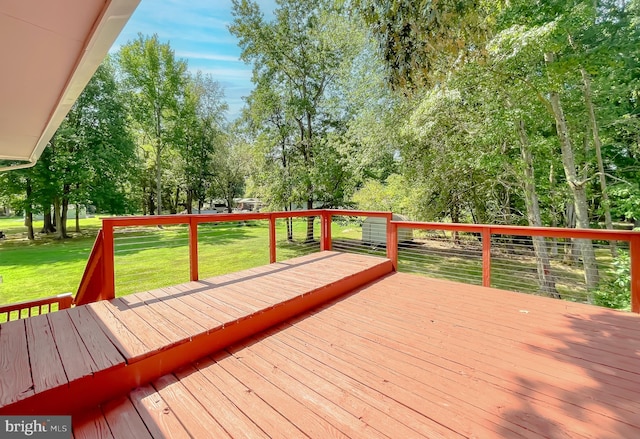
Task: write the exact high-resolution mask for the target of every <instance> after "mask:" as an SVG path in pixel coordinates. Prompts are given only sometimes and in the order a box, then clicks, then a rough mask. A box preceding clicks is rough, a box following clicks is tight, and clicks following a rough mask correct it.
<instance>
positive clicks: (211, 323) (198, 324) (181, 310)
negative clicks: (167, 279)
mask: <svg viewBox="0 0 640 439" xmlns="http://www.w3.org/2000/svg"><path fill="white" fill-rule="evenodd" d="M172 291H173V290H172V289H171V288H160V289H156V290H151V291H149V294H150V295H151V296H153V297H154V298H155V299H157V300H160V301H162V303H164V304H165V305H166V306H167V307H169V308H171V309H172V310H173V315H174V319H176V320H190V321H191V322H193V325H194V326H193V327H192V331H194V332H196V333H202V332H204V333H207V332H209V331H210V330H211V328H215V327H217V326H218V325H219V324H220V323H221V322H220V321H219V320H216V319H214V318H213V317H211V316H209V315H207V314H206V313H203V312H202V311H200V310H199V309H197V308H193V307H192V306H189V305H188V304H187V303H186V302H184V301H183V300H181V299H182V298H181V297H179V294H178V295H176V296H174V295H172V294H171V292H172ZM198 328H199V329H198ZM198 331H199V332H198Z"/></svg>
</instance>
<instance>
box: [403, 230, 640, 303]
mask: <svg viewBox="0 0 640 439" xmlns="http://www.w3.org/2000/svg"><path fill="white" fill-rule="evenodd" d="M400 229H401V228H400ZM399 234H401V233H399ZM537 242H539V243H543V244H544V245H543V247H544V249H545V250H546V251H545V252H542V251H540V250H539V251H538V252H536V249H535V248H534V244H533V238H532V237H530V236H512V235H495V234H494V235H492V237H491V267H490V281H491V287H494V288H500V289H505V290H509V291H517V292H523V293H529V294H537V295H544V296H550V297H555V298H561V299H564V300H570V301H575V302H582V303H595V304H598V305H603V306H613V307H618V308H622V309H628V308H629V303H630V280H629V270H630V262H629V257H628V252H629V250H628V249H629V244H628V243H627V242H622V241H616V242H615V244H616V245H615V248H616V249H617V256H616V257H613V256H612V253H611V246H610V244H611V242H610V241H593V242H592V246H593V250H594V254H595V258H596V266H597V267H596V268H595V269H593V270H591V271H590V273H596V275H595V277H594V275H592V277H591V278H590V279H591V285H590V287H589V288H588V287H587V284H586V281H585V267H584V264H583V262H584V261H583V259H584V258H583V257H582V255H581V251H580V248H581V247H580V244H579V242H578V240H576V239H573V240H572V239H555V240H554V239H551V238H543V239H542V240H541V241H540V240H539V241H537ZM587 242H591V241H587ZM541 245H542V244H541ZM482 247H483V246H482V238H481V237H480V235H479V234H478V233H468V232H467V233H465V232H457V233H456V232H444V231H435V230H433V231H432V230H429V231H424V230H414V236H413V238H412V239H411V241H405V242H400V243H399V244H398V270H399V271H406V272H411V273H415V274H421V275H425V276H429V277H434V278H441V279H448V280H452V281H456V282H462V283H469V284H475V285H482V273H483V270H482V264H483V259H482V251H483V248H482ZM545 254H546V257H544V255H545ZM545 261H546V262H545ZM594 279H595V280H594Z"/></svg>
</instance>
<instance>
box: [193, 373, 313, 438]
mask: <svg viewBox="0 0 640 439" xmlns="http://www.w3.org/2000/svg"><path fill="white" fill-rule="evenodd" d="M197 367H198V370H199V371H200V372H201V373H202V375H204V376H205V377H206V378H207V380H209V381H210V382H211V383H212V384H213V385H214V386H216V387H217V388H219V389H224V395H225V396H226V397H227V398H228V399H230V400H231V402H232V403H233V405H235V406H236V407H238V408H239V409H240V410H241V411H242V412H243V413H247V414H249V415H250V416H251V420H252V421H253V422H254V423H255V424H256V425H257V426H258V427H259V428H260V429H261V430H263V431H264V432H265V433H266V434H267V436H268V437H304V436H306V435H305V434H304V433H303V432H302V431H301V430H299V429H298V428H297V427H296V426H295V425H294V424H293V423H292V422H291V421H290V420H289V419H287V418H286V417H284V416H283V415H282V414H280V412H278V411H277V410H276V409H275V408H273V407H272V406H270V405H269V404H268V403H266V402H265V401H264V400H263V399H261V398H260V397H259V396H258V395H257V394H256V393H255V392H254V391H253V389H252V388H250V387H248V386H247V385H245V384H244V383H243V382H241V381H238V379H237V378H236V377H235V376H233V375H232V374H230V373H229V372H227V370H226V369H224V368H222V367H221V366H220V365H219V364H218V363H213V364H209V365H208V364H207V363H204V362H203V363H201V364H198V365H197Z"/></svg>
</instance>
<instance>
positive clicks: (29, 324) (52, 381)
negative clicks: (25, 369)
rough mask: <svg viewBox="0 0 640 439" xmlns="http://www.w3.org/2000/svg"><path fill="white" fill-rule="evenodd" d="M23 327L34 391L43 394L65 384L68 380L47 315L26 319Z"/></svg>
mask: <svg viewBox="0 0 640 439" xmlns="http://www.w3.org/2000/svg"><path fill="white" fill-rule="evenodd" d="M25 326H26V328H27V343H28V345H29V363H30V367H31V375H32V376H33V389H34V391H35V392H44V391H45V390H49V389H52V388H54V387H57V386H60V385H64V384H66V383H67V382H68V379H67V376H66V374H65V371H64V366H63V364H62V359H61V358H60V353H59V352H58V348H57V346H56V342H55V340H54V338H53V331H52V330H51V326H50V325H49V319H48V318H47V315H46V314H43V315H39V316H36V317H31V318H28V319H26V320H25Z"/></svg>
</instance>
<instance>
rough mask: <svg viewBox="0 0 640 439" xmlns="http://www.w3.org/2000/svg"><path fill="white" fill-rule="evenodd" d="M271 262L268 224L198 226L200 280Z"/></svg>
mask: <svg viewBox="0 0 640 439" xmlns="http://www.w3.org/2000/svg"><path fill="white" fill-rule="evenodd" d="M268 263H269V222H268V221H266V220H251V221H237V222H235V221H234V222H221V223H201V224H199V225H198V267H199V277H200V279H206V278H209V277H213V276H219V275H223V274H229V273H232V272H234V271H241V270H247V269H250V268H255V267H259V266H261V265H266V264H268Z"/></svg>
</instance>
